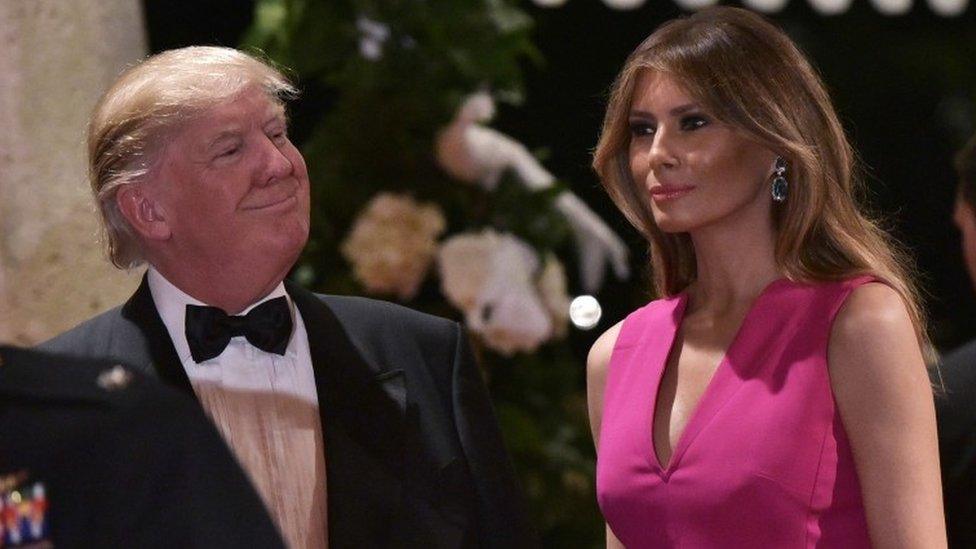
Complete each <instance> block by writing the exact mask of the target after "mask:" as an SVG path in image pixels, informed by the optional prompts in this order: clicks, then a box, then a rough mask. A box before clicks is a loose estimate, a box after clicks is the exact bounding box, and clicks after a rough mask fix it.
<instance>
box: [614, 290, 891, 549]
mask: <svg viewBox="0 0 976 549" xmlns="http://www.w3.org/2000/svg"><path fill="white" fill-rule="evenodd" d="M871 280H872V279H871V278H869V277H861V278H857V279H852V280H848V281H844V282H836V283H821V284H803V283H797V282H791V281H789V280H786V279H780V280H777V281H775V282H773V283H771V284H770V285H769V286H767V287H766V288H765V289H764V290H763V292H762V293H761V294H760V295H759V297H757V298H756V301H755V303H754V304H753V305H752V308H751V309H750V310H749V312H748V314H747V315H746V317H745V319H744V321H743V323H742V327H741V328H739V332H738V333H737V334H736V336H735V338H734V339H733V341H732V343H731V345H730V346H729V349H728V351H727V352H726V355H725V358H724V359H723V360H722V362H721V363H720V364H719V366H718V369H717V370H716V371H715V374H714V376H713V377H712V380H711V381H710V383H709V385H708V387H707V389H706V390H705V393H704V394H703V395H702V398H701V400H700V401H699V403H698V407H697V409H696V410H695V412H694V414H693V415H692V418H691V420H690V421H689V422H688V424H687V426H686V428H685V430H684V431H683V432H682V434H681V436H680V439H679V440H678V443H677V445H676V446H675V448H674V450H673V452H672V456H671V463H670V464H669V465H668V466H667V468H665V467H662V466H661V464H659V463H658V460H657V457H656V454H655V452H654V445H653V441H652V436H651V433H652V421H653V418H654V409H655V404H656V400H657V391H658V385H659V383H660V380H661V376H662V373H663V371H664V366H665V364H666V362H667V358H668V354H669V352H670V350H671V347H672V345H673V343H674V339H675V334H676V332H677V329H678V327H679V326H680V325H681V320H682V317H683V314H684V310H685V305H686V301H687V296H686V295H685V294H684V293H682V294H678V295H676V296H674V297H671V298H668V299H662V300H658V301H654V302H652V303H650V304H648V305H646V306H645V307H643V308H641V309H638V310H637V311H635V312H634V313H632V314H631V315H630V316H628V317H627V319H626V320H625V321H624V324H623V326H622V328H621V330H620V335H619V337H618V338H617V342H616V345H615V346H614V349H613V354H612V356H611V359H610V366H609V373H608V377H607V384H606V390H605V393H604V401H603V420H602V423H601V425H600V441H599V452H598V456H597V499H598V501H599V504H600V509H601V510H602V512H603V516H604V517H605V518H606V520H607V523H608V524H609V525H610V528H611V529H612V530H613V532H614V534H616V536H617V537H618V538H619V539H620V541H622V542H623V543H624V545H625V546H627V547H628V548H629V549H639V548H644V547H682V548H699V547H702V548H705V547H719V548H732V547H743V548H745V547H748V548H767V547H775V548H794V547H798V548H799V547H837V548H841V547H842V548H845V549H852V548H853V549H856V548H861V547H864V548H868V547H870V542H869V540H868V533H867V523H866V521H865V516H864V506H863V502H862V500H861V490H860V485H859V483H858V478H857V472H856V471H855V469H854V460H853V457H852V455H851V448H850V443H849V441H848V439H847V435H846V433H845V431H844V426H843V423H842V422H841V418H840V414H839V413H838V410H837V406H836V405H835V403H834V397H833V393H832V391H831V388H830V379H829V377H828V371H827V342H828V339H829V335H830V328H831V325H832V323H833V320H834V317H835V316H836V315H837V311H838V310H839V309H840V307H841V305H842V304H843V302H844V299H845V298H846V297H847V296H848V295H849V294H850V292H851V291H852V290H853V289H854V288H855V287H857V286H858V285H860V284H863V283H865V282H868V281H871Z"/></svg>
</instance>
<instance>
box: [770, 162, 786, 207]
mask: <svg viewBox="0 0 976 549" xmlns="http://www.w3.org/2000/svg"><path fill="white" fill-rule="evenodd" d="M789 190H790V183H789V181H787V180H786V160H783V157H782V156H777V157H776V167H775V168H774V171H773V186H772V188H771V189H770V194H772V195H773V202H784V201H786V196H787V195H788V194H789Z"/></svg>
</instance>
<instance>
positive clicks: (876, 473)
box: [828, 283, 946, 548]
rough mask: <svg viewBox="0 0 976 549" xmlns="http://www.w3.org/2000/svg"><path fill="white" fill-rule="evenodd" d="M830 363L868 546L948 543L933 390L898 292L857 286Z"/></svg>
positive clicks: (836, 332) (838, 325)
mask: <svg viewBox="0 0 976 549" xmlns="http://www.w3.org/2000/svg"><path fill="white" fill-rule="evenodd" d="M828 360H829V364H830V367H829V370H830V377H831V386H832V388H833V392H834V396H835V398H836V400H837V406H838V408H839V410H840V415H841V418H842V420H843V422H844V428H845V430H846V431H847V436H848V438H849V439H850V442H851V449H852V451H853V454H854V463H855V466H856V468H857V473H858V477H859V479H860V483H861V493H862V496H863V500H864V509H865V512H866V515H867V521H868V531H869V533H870V536H871V542H872V544H873V545H874V547H876V548H895V547H898V548H901V547H913V548H914V547H919V548H922V547H924V548H928V547H939V548H941V547H945V546H946V533H945V519H944V516H943V511H942V489H941V484H940V475H939V453H938V441H937V437H936V427H935V407H934V404H933V397H932V389H931V387H930V385H929V378H928V375H927V374H926V371H925V364H924V362H923V360H922V353H921V351H920V350H919V346H918V339H917V338H916V336H915V330H914V327H913V325H912V322H911V319H910V317H909V315H908V311H907V309H906V307H905V304H904V302H903V301H902V299H901V296H900V295H899V294H898V293H897V292H895V291H894V290H893V289H891V288H890V287H888V286H885V285H883V284H876V283H872V284H866V285H864V286H861V287H859V288H857V289H855V290H854V291H853V292H852V293H851V295H850V297H848V299H847V302H846V303H845V304H844V306H843V308H842V309H841V310H840V312H839V313H838V315H837V318H836V320H835V322H834V325H833V328H832V329H831V336H830V344H829V349H828Z"/></svg>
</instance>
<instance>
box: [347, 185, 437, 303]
mask: <svg viewBox="0 0 976 549" xmlns="http://www.w3.org/2000/svg"><path fill="white" fill-rule="evenodd" d="M444 228H445V221H444V215H443V214H442V213H441V211H440V209H439V208H438V207H437V206H436V205H433V204H418V203H417V202H416V201H414V200H413V199H412V198H410V197H408V196H402V195H395V194H391V193H380V194H378V195H376V196H375V197H373V199H372V200H371V201H370V202H369V204H367V205H366V208H365V209H364V210H363V211H362V212H360V214H359V217H358V218H357V219H356V222H355V223H354V224H353V227H352V230H351V231H350V232H349V235H348V236H347V237H346V240H345V242H343V243H342V255H343V256H344V257H345V258H346V259H347V260H349V262H350V263H351V264H352V267H353V275H354V276H355V277H356V279H357V280H358V281H359V282H360V283H361V284H362V285H363V286H364V287H365V288H366V289H367V290H368V291H369V292H372V293H377V294H395V295H396V296H397V297H399V298H400V299H404V300H406V299H410V298H412V297H413V296H414V295H416V293H417V289H418V288H419V287H420V283H421V282H422V281H423V279H424V277H425V276H426V274H427V269H428V268H429V267H430V263H431V261H432V260H433V258H434V254H435V253H436V252H437V237H438V236H440V235H441V233H443V232H444Z"/></svg>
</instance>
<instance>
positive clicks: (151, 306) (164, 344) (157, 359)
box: [122, 275, 196, 400]
mask: <svg viewBox="0 0 976 549" xmlns="http://www.w3.org/2000/svg"><path fill="white" fill-rule="evenodd" d="M122 317H123V318H124V319H126V320H128V321H129V322H132V323H133V324H134V325H135V326H136V328H138V330H139V331H140V332H141V333H142V337H143V340H144V342H145V348H144V349H143V351H142V352H143V353H147V354H148V356H147V357H145V358H144V359H143V360H139V361H137V362H135V364H139V365H143V364H145V361H146V360H148V361H149V362H150V367H151V368H152V369H153V370H154V371H155V373H156V375H157V376H159V378H160V379H161V380H163V381H164V382H165V383H166V384H168V385H170V386H172V387H176V388H177V389H180V390H181V391H183V392H184V393H187V394H189V395H190V396H194V393H193V387H192V386H191V385H190V378H189V377H187V375H186V370H184V369H183V364H182V363H181V362H180V357H179V356H178V355H177V354H176V347H174V346H173V341H172V340H171V339H170V337H169V331H167V330H166V325H165V324H163V319H162V318H161V317H160V316H159V311H158V310H157V309H156V304H155V303H154V302H153V298H152V292H150V291H149V279H148V277H147V276H145V275H144V276H143V277H142V283H141V284H140V285H139V289H137V290H136V293H134V294H133V295H132V297H131V298H129V301H127V302H126V303H125V305H123V306H122ZM194 400H196V397H195V396H194Z"/></svg>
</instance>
